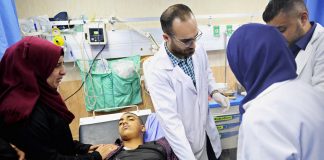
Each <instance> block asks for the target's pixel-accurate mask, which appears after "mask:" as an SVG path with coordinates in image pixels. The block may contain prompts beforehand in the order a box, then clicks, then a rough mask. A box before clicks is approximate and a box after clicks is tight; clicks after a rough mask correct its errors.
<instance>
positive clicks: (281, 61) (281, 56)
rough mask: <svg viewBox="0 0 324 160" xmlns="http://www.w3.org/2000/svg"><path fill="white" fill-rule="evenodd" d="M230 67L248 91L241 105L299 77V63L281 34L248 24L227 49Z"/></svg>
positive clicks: (241, 111)
mask: <svg viewBox="0 0 324 160" xmlns="http://www.w3.org/2000/svg"><path fill="white" fill-rule="evenodd" d="M227 57H228V62H229V65H230V67H231V69H232V71H233V73H234V75H235V76H236V78H237V80H238V81H239V82H240V83H241V84H242V86H243V87H244V88H245V89H246V91H247V95H246V97H245V98H244V99H243V101H242V102H241V104H240V113H241V114H243V113H244V109H243V108H242V106H243V105H244V104H245V103H247V102H249V101H250V100H252V99H254V98H255V97H257V96H258V95H259V94H260V93H261V92H262V91H264V90H265V89H267V88H268V87H269V86H270V85H272V84H273V83H277V82H282V81H285V80H289V79H294V78H296V77H297V74H296V62H295V59H294V56H293V54H292V53H291V51H290V49H289V48H288V46H287V42H286V41H285V39H284V37H283V36H282V34H281V33H280V32H279V31H278V30H277V29H276V28H274V27H271V26H267V25H263V24H253V23H252V24H246V25H243V26H241V27H240V28H238V29H237V30H236V31H235V32H234V34H233V35H232V37H231V38H230V40H229V44H228V48H227Z"/></svg>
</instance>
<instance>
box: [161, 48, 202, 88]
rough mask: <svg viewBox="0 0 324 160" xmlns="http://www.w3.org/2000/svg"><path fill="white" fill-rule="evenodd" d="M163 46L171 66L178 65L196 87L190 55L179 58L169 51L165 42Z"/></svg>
mask: <svg viewBox="0 0 324 160" xmlns="http://www.w3.org/2000/svg"><path fill="white" fill-rule="evenodd" d="M164 47H165V50H166V52H167V54H168V56H169V58H170V60H171V62H172V64H173V66H174V67H175V66H177V65H178V66H179V67H180V68H181V69H182V70H183V71H184V73H185V74H186V75H188V76H189V77H190V78H191V79H192V82H193V84H194V86H195V87H196V79H195V72H194V67H193V61H192V57H191V56H190V57H187V58H184V59H180V58H178V57H176V56H174V55H173V54H172V53H171V51H170V50H169V49H168V47H167V46H166V44H164Z"/></svg>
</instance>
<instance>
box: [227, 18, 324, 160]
mask: <svg viewBox="0 0 324 160" xmlns="http://www.w3.org/2000/svg"><path fill="white" fill-rule="evenodd" d="M260 35H262V36H260ZM227 57H228V62H229V65H230V67H231V69H232V71H233V73H234V75H235V76H236V78H237V80H238V81H239V82H240V83H241V84H242V85H243V86H244V87H245V89H246V91H247V95H246V97H245V98H244V99H243V101H242V104H241V106H240V107H242V108H243V110H244V111H245V113H244V114H243V119H242V123H241V126H240V129H239V137H238V138H239V139H238V153H237V159H238V160H322V159H323V157H324V152H323V148H324V136H323V135H324V116H323V115H324V99H323V97H324V93H323V92H320V91H317V90H315V89H313V87H312V86H311V85H309V84H307V83H305V82H304V81H301V80H299V79H296V77H297V74H296V63H295V60H294V59H293V54H292V52H291V51H290V49H289V48H288V47H287V45H286V44H285V40H284V37H283V36H282V35H281V34H280V33H279V32H278V30H277V29H276V28H274V27H271V26H267V25H262V24H247V25H243V26H241V27H240V28H238V29H237V30H236V31H235V32H234V34H233V35H232V36H231V38H230V40H229V44H228V47H227Z"/></svg>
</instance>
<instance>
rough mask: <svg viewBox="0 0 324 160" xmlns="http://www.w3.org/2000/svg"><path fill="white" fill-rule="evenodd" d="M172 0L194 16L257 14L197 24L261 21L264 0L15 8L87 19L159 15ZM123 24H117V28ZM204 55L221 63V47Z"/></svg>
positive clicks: (23, 4) (151, 0) (48, 2)
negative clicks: (184, 5)
mask: <svg viewBox="0 0 324 160" xmlns="http://www.w3.org/2000/svg"><path fill="white" fill-rule="evenodd" d="M176 3H183V4H186V5H188V6H189V7H190V8H191V9H192V11H193V12H194V13H195V15H196V16H197V15H215V14H232V13H245V14H257V15H258V16H254V17H243V18H242V17H241V18H219V19H212V20H211V21H208V20H207V19H205V20H199V21H198V23H199V24H200V25H205V24H207V23H210V24H212V25H221V24H244V23H248V22H260V23H262V18H261V14H262V12H263V10H264V8H265V6H266V4H267V3H268V0H231V1H229V0H61V1H53V0H27V1H26V0H16V7H17V12H18V17H19V18H20V19H22V18H28V17H33V16H40V15H48V16H49V17H53V16H54V15H56V14H57V13H59V12H61V11H67V12H68V15H69V18H71V19H79V18H80V16H81V15H84V16H85V17H87V18H89V19H91V18H106V19H108V18H109V17H111V16H118V17H121V18H139V17H159V16H160V15H161V13H162V12H163V11H164V10H165V9H166V8H167V7H168V6H170V5H172V4H176ZM133 25H135V26H137V27H139V28H145V27H160V24H159V22H158V21H156V22H140V23H134V24H133ZM109 27H111V26H108V29H109ZM123 27H124V26H117V29H119V28H123ZM115 28H116V27H115ZM208 57H209V61H210V65H211V66H224V64H225V55H224V50H220V51H209V52H208ZM66 66H67V67H66V68H67V72H68V74H67V76H65V78H64V80H65V81H67V80H75V79H80V76H79V71H78V69H77V68H73V63H68V64H66Z"/></svg>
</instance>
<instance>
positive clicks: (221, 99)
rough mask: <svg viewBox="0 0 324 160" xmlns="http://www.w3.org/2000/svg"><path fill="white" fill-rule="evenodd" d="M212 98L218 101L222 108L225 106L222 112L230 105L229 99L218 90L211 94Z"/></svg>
mask: <svg viewBox="0 0 324 160" xmlns="http://www.w3.org/2000/svg"><path fill="white" fill-rule="evenodd" d="M212 98H213V99H214V100H215V101H216V102H217V103H219V104H220V105H221V106H222V107H223V108H225V109H224V110H223V112H226V111H228V110H229V107H230V101H229V99H228V98H227V97H225V96H224V95H222V94H220V93H219V92H215V93H214V94H213V95H212Z"/></svg>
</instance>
